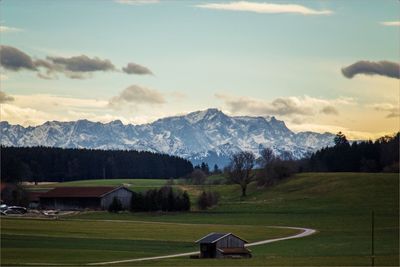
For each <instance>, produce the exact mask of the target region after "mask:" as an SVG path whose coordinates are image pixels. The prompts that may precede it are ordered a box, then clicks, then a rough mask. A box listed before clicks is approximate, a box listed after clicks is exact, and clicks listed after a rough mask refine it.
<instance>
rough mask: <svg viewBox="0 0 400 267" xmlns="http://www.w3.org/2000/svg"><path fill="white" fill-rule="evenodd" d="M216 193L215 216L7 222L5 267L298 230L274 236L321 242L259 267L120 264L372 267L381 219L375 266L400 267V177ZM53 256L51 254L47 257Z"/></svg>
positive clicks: (338, 176) (345, 176)
mask: <svg viewBox="0 0 400 267" xmlns="http://www.w3.org/2000/svg"><path fill="white" fill-rule="evenodd" d="M98 181H101V180H98ZM131 181H132V180H131ZM141 181H143V180H141ZM156 181H160V180H147V181H144V183H142V182H141V183H142V184H140V185H139V184H137V186H138V187H146V186H147V185H149V186H150V187H151V186H155V187H157V186H162V185H163V184H159V185H157V184H155V183H156ZM90 182H93V181H90ZM113 182H115V181H113ZM146 182H148V183H146ZM81 183H83V184H87V182H81ZM133 183H134V181H133V182H132V184H133ZM177 187H183V188H184V189H186V190H188V191H189V193H190V194H191V196H195V195H197V194H198V193H199V192H201V190H203V189H204V188H203V187H201V186H188V185H185V186H181V185H177ZM132 188H133V189H134V187H132ZM210 188H212V190H214V191H218V192H219V193H220V194H221V196H222V198H221V202H220V205H219V206H218V207H215V208H213V209H211V210H209V211H206V212H200V211H195V212H190V213H170V214H166V213H151V214H147V213H135V214H133V213H122V214H109V213H107V212H90V213H85V214H80V215H77V216H70V217H67V218H64V219H63V220H59V221H38V220H26V219H3V220H2V222H1V224H2V225H1V227H2V233H1V234H2V251H1V259H2V263H3V264H22V263H35V262H36V263H38V262H39V263H40V262H46V263H85V262H93V261H109V260H119V259H126V258H136V257H142V256H150V255H165V254H172V253H175V252H186V251H191V250H193V248H194V246H193V241H194V240H196V238H198V237H199V236H201V235H203V234H204V233H208V232H211V231H224V232H228V231H231V232H234V233H236V234H238V235H240V236H243V237H244V238H247V239H249V240H250V241H255V240H261V239H267V238H269V237H272V236H285V235H290V234H291V233H289V232H288V231H289V230H282V229H281V230H282V231H277V229H271V228H267V227H265V226H268V225H281V226H299V227H308V228H314V229H317V230H318V233H317V234H315V235H313V236H309V237H306V238H302V239H293V240H287V241H281V242H277V243H271V244H268V245H261V246H257V247H252V248H251V250H252V251H253V258H252V259H243V260H190V259H188V258H187V257H183V258H173V259H164V260H158V261H148V262H140V263H129V264H128V263H126V264H118V265H128V266H138V265H140V266H142V265H144V266H147V265H152V266H188V265H190V266H210V265H224V266H240V265H246V266H266V265H270V266H310V265H313V266H321V265H322V266H337V265H342V266H343V265H345V266H366V265H370V262H371V260H370V251H371V245H370V244H371V226H370V221H371V211H372V210H374V211H375V254H376V258H375V265H381V266H382V265H385V266H388V265H389V266H398V265H399V254H398V253H399V252H398V251H399V202H398V201H399V178H398V175H397V174H364V173H358V174H354V173H305V174H299V175H296V177H294V178H293V179H290V180H287V181H284V182H282V183H280V184H278V185H276V186H274V187H271V188H268V189H258V188H257V187H256V186H255V185H252V186H251V187H250V188H249V193H248V196H247V197H246V198H245V199H241V198H240V188H238V186H236V185H214V186H206V189H210ZM77 220H82V221H77ZM126 221H129V222H126ZM138 221H142V222H138ZM143 221H144V222H147V223H144V222H143ZM159 222H161V224H160V223H159ZM46 250H49V252H48V253H43V251H46ZM83 255H84V256H83Z"/></svg>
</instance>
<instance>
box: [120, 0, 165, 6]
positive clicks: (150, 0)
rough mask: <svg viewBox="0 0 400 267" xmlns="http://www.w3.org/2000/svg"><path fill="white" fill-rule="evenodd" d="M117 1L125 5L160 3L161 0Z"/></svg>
mask: <svg viewBox="0 0 400 267" xmlns="http://www.w3.org/2000/svg"><path fill="white" fill-rule="evenodd" d="M115 2H116V3H118V4H124V5H144V4H156V3H160V0H115Z"/></svg>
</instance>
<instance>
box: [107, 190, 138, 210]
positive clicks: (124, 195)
mask: <svg viewBox="0 0 400 267" xmlns="http://www.w3.org/2000/svg"><path fill="white" fill-rule="evenodd" d="M114 197H116V198H118V199H119V201H121V204H122V207H123V209H129V208H130V205H131V198H132V192H131V191H129V190H128V189H126V188H123V187H121V188H119V189H118V190H115V191H114V192H111V193H109V194H107V195H105V196H103V197H102V198H101V208H102V209H108V207H109V206H110V205H111V203H112V201H113V199H114Z"/></svg>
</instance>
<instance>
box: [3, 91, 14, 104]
mask: <svg viewBox="0 0 400 267" xmlns="http://www.w3.org/2000/svg"><path fill="white" fill-rule="evenodd" d="M12 101H14V97H12V96H9V95H7V94H6V93H5V92H3V91H0V103H6V102H12Z"/></svg>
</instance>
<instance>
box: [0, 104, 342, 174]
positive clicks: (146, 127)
mask: <svg viewBox="0 0 400 267" xmlns="http://www.w3.org/2000/svg"><path fill="white" fill-rule="evenodd" d="M0 131H1V139H0V140H1V144H2V145H5V146H49V147H64V148H92V149H127V150H130V149H134V150H143V151H153V152H160V153H166V154H171V155H177V156H181V157H184V158H187V159H189V160H191V161H192V163H193V164H198V163H201V162H202V161H204V162H206V163H208V164H209V165H210V166H214V164H218V165H219V166H220V167H222V166H225V165H226V164H227V163H228V162H229V158H230V157H231V155H232V154H233V153H235V152H238V151H251V152H253V153H254V154H256V156H258V155H259V152H260V150H261V149H262V148H264V147H269V148H271V149H272V150H273V151H274V152H275V154H276V155H279V156H281V157H293V158H296V159H299V158H302V157H304V156H306V155H308V154H310V153H312V152H313V151H316V150H318V149H320V148H322V147H326V146H331V145H333V138H334V135H333V134H331V133H323V134H321V133H315V132H299V133H294V132H293V131H291V130H290V129H288V128H287V127H286V125H285V123H284V122H283V121H280V120H277V119H276V118H275V117H250V116H228V115H226V114H224V113H223V112H222V111H220V110H218V109H207V110H203V111H196V112H192V113H189V114H187V115H182V116H174V117H167V118H162V119H159V120H156V121H154V122H152V123H149V124H142V125H133V124H127V125H124V124H123V123H122V122H121V121H119V120H116V121H112V122H109V123H100V122H92V121H88V120H78V121H71V122H60V121H48V122H46V123H44V124H42V125H39V126H34V127H33V126H29V127H23V126H21V125H11V124H9V123H8V122H6V121H2V122H0Z"/></svg>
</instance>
